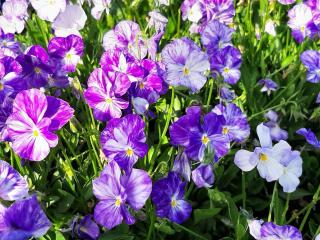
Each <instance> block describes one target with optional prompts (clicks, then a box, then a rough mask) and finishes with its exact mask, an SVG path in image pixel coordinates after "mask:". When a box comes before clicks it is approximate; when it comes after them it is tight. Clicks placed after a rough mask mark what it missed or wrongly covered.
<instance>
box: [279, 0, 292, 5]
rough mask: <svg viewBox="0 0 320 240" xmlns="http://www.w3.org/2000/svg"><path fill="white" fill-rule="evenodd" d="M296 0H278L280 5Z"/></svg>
mask: <svg viewBox="0 0 320 240" xmlns="http://www.w3.org/2000/svg"><path fill="white" fill-rule="evenodd" d="M295 1H296V0H278V2H279V3H281V4H282V5H290V4H292V3H294V2H295Z"/></svg>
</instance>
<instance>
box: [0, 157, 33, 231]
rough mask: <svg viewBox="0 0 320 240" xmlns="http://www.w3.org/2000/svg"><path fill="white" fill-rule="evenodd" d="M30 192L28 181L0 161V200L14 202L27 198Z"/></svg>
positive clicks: (7, 164)
mask: <svg viewBox="0 0 320 240" xmlns="http://www.w3.org/2000/svg"><path fill="white" fill-rule="evenodd" d="M28 191H29V187H28V182H27V180H26V179H25V178H24V177H22V176H21V175H20V174H19V172H18V171H17V170H15V169H14V168H13V167H11V165H10V164H9V163H7V162H5V161H3V160H0V198H1V199H3V200H6V201H14V200H18V199H22V198H24V197H26V196H27V195H28ZM0 222H1V221H0ZM0 225H1V224H0Z"/></svg>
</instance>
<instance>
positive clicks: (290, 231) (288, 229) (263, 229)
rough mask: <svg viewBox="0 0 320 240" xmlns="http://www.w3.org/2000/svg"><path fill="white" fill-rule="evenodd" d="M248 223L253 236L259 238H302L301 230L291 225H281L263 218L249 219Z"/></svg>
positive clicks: (270, 239)
mask: <svg viewBox="0 0 320 240" xmlns="http://www.w3.org/2000/svg"><path fill="white" fill-rule="evenodd" d="M248 225H249V229H250V234H251V236H253V237H254V239H257V240H283V239H290V240H302V234H301V232H300V231H299V230H298V229H297V228H295V227H293V226H290V225H283V226H279V225H277V224H274V223H273V222H265V223H263V221H262V220H249V224H248Z"/></svg>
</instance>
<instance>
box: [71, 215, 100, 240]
mask: <svg viewBox="0 0 320 240" xmlns="http://www.w3.org/2000/svg"><path fill="white" fill-rule="evenodd" d="M91 218H92V216H91V215H90V214H89V215H86V216H84V217H83V218H82V219H81V220H80V222H79V223H74V224H73V225H74V226H73V227H72V231H73V233H75V234H76V235H77V236H78V237H79V238H80V239H86V240H97V239H98V238H99V235H100V230H99V227H98V225H97V224H96V223H95V222H94V221H93V220H92V219H91Z"/></svg>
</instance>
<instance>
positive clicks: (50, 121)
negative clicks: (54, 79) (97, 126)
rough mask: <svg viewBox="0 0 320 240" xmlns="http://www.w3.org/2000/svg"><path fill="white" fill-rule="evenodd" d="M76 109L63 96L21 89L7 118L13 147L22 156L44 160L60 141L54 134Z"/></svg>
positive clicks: (33, 159)
mask: <svg viewBox="0 0 320 240" xmlns="http://www.w3.org/2000/svg"><path fill="white" fill-rule="evenodd" d="M73 112H74V110H73V109H72V108H71V107H70V106H69V104H68V103H67V102H65V101H63V100H61V99H58V98H54V97H51V96H46V95H44V93H42V92H41V91H40V90H37V89H30V90H24V91H22V92H20V93H19V94H18V95H17V96H16V98H15V100H14V103H13V111H12V114H11V115H10V116H9V118H8V119H7V122H6V124H7V128H8V129H7V130H8V133H9V136H10V138H11V140H12V148H13V150H14V151H15V153H17V154H18V155H19V156H20V157H21V158H25V159H28V160H31V161H41V160H43V159H44V158H45V157H46V156H47V155H48V154H49V152H50V148H53V147H55V146H56V145H57V144H58V136H57V135H56V134H55V133H54V132H55V131H57V130H59V129H60V128H62V127H63V125H65V124H66V123H67V122H68V121H69V119H70V118H71V117H72V116H73Z"/></svg>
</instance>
